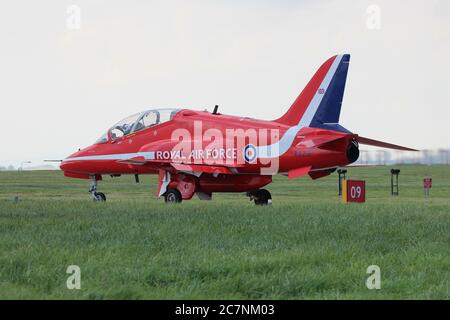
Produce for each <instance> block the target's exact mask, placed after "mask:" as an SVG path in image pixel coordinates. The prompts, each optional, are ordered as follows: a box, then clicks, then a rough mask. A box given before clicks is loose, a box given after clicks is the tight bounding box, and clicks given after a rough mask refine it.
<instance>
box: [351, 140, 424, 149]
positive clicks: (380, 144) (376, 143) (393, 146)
mask: <svg viewBox="0 0 450 320" xmlns="http://www.w3.org/2000/svg"><path fill="white" fill-rule="evenodd" d="M357 140H358V143H360V144H366V145H369V146H375V147H381V148H387V149H394V150H402V151H419V150H416V149H411V148H408V147H403V146H399V145H396V144H392V143H387V142H383V141H378V140H374V139H369V138H365V137H361V136H359V137H358V138H357Z"/></svg>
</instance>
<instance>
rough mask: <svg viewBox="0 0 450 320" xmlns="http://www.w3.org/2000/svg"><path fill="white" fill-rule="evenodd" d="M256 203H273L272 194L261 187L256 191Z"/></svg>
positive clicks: (262, 204)
mask: <svg viewBox="0 0 450 320" xmlns="http://www.w3.org/2000/svg"><path fill="white" fill-rule="evenodd" d="M255 204H256V205H257V206H266V205H268V204H272V195H271V194H270V192H269V191H267V190H266V189H259V190H257V191H256V192H255Z"/></svg>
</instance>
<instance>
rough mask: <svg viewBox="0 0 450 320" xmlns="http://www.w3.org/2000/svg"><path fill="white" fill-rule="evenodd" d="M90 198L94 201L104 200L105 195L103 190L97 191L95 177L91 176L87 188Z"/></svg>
mask: <svg viewBox="0 0 450 320" xmlns="http://www.w3.org/2000/svg"><path fill="white" fill-rule="evenodd" d="M89 193H90V195H91V198H92V200H94V201H95V202H105V201H106V196H105V194H104V193H103V192H97V178H96V177H95V176H91V188H90V189H89Z"/></svg>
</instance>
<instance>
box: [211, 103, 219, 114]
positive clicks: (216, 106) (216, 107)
mask: <svg viewBox="0 0 450 320" xmlns="http://www.w3.org/2000/svg"><path fill="white" fill-rule="evenodd" d="M218 109H219V106H218V105H217V104H216V105H215V106H214V111H213V113H212V114H217V110H218Z"/></svg>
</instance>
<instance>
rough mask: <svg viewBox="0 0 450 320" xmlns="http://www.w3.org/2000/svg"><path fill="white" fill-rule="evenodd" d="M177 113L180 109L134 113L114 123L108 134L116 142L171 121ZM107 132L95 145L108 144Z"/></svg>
mask: <svg viewBox="0 0 450 320" xmlns="http://www.w3.org/2000/svg"><path fill="white" fill-rule="evenodd" d="M178 111H180V109H154V110H147V111H144V112H140V113H136V114H133V115H132V116H129V117H127V118H125V119H123V120H122V121H119V122H118V123H116V124H115V125H114V126H112V127H111V129H109V130H108V132H111V139H112V140H116V139H119V138H121V137H123V136H126V135H128V134H131V133H134V132H138V131H141V130H144V129H147V128H150V127H153V126H156V125H158V124H160V123H164V122H166V121H169V120H172V119H173V117H174V116H175V114H176V113H177V112H178ZM108 132H107V133H105V134H104V135H103V136H101V137H100V138H99V139H98V140H97V141H96V142H95V143H105V142H108Z"/></svg>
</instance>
